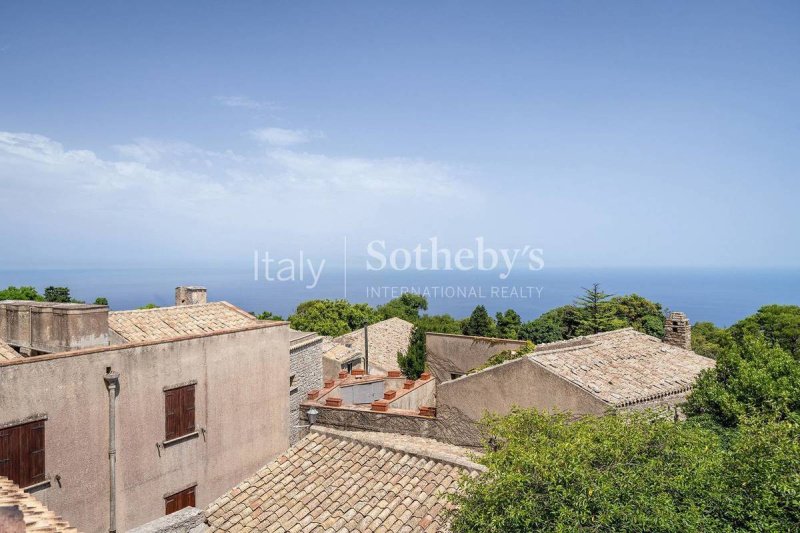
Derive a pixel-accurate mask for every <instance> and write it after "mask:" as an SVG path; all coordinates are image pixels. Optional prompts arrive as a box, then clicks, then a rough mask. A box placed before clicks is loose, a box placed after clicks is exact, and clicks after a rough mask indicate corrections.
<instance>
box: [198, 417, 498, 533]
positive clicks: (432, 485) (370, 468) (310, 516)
mask: <svg viewBox="0 0 800 533" xmlns="http://www.w3.org/2000/svg"><path fill="white" fill-rule="evenodd" d="M467 453H468V452H467V451H465V450H463V449H461V448H458V447H456V446H452V445H447V444H443V443H438V442H436V441H432V440H430V439H422V438H419V437H406V436H403V435H395V434H388V433H373V432H349V431H341V430H334V429H329V428H317V427H315V428H314V429H312V430H311V432H310V433H309V435H307V436H306V437H305V438H304V439H302V440H301V441H300V442H299V443H298V444H297V445H295V446H293V447H292V448H290V449H289V450H288V451H287V452H286V453H285V454H283V455H281V456H280V457H279V458H278V459H277V460H275V461H273V462H272V463H270V464H268V465H266V466H265V467H264V468H262V469H261V470H259V471H258V473H256V474H255V475H254V476H253V477H251V478H250V479H248V480H246V481H244V482H243V483H240V484H239V485H238V486H237V487H235V488H234V489H233V490H231V491H230V492H228V493H227V494H225V495H224V496H222V497H221V498H219V499H218V500H216V501H215V502H213V503H212V504H211V505H210V506H209V507H208V509H207V511H206V516H207V518H208V523H209V524H210V525H211V528H212V530H217V531H234V530H236V531H325V532H334V531H335V532H339V531H349V532H358V531H364V532H367V531H369V532H373V531H374V532H388V531H442V530H443V529H445V524H444V519H443V516H442V515H443V511H444V510H445V508H446V506H447V502H446V500H445V498H444V494H445V493H447V492H452V491H453V490H455V488H456V482H457V481H458V479H459V477H460V475H461V473H462V472H469V473H470V474H471V475H476V474H477V472H479V471H480V470H482V469H483V467H480V466H479V465H476V464H474V463H472V462H470V461H469V460H468V459H467V458H466V455H467Z"/></svg>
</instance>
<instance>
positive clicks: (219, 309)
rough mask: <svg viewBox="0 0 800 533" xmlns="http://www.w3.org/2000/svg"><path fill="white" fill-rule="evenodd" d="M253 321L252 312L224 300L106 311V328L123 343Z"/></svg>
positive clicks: (215, 329)
mask: <svg viewBox="0 0 800 533" xmlns="http://www.w3.org/2000/svg"><path fill="white" fill-rule="evenodd" d="M255 321H256V318H255V317H254V316H253V315H251V314H250V313H247V312H246V311H243V310H241V309H239V308H238V307H236V306H234V305H232V304H229V303H228V302H212V303H206V304H196V305H180V306H175V307H161V308H157V309H137V310H134V311H112V312H110V313H109V314H108V326H109V328H110V329H112V330H113V331H115V332H116V333H118V334H119V335H120V336H121V337H122V338H123V339H125V340H126V341H127V342H141V341H150V340H159V339H168V338H172V337H181V336H184V335H196V334H199V333H210V332H213V331H221V330H225V329H235V328H238V327H242V326H248V325H251V324H253V323H254V322H255Z"/></svg>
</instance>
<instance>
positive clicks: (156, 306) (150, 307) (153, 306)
mask: <svg viewBox="0 0 800 533" xmlns="http://www.w3.org/2000/svg"><path fill="white" fill-rule="evenodd" d="M160 307H161V306H160V305H156V304H154V303H149V304H144V305H143V306H141V307H137V309H159V308H160Z"/></svg>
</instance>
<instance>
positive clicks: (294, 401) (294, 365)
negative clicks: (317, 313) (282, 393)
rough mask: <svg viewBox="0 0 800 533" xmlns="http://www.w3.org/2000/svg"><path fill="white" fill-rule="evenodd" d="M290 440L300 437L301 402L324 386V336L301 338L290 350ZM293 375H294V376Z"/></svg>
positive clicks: (293, 440)
mask: <svg viewBox="0 0 800 533" xmlns="http://www.w3.org/2000/svg"><path fill="white" fill-rule="evenodd" d="M289 376H290V377H289V380H290V383H289V442H290V444H294V443H295V442H297V441H298V440H299V439H300V434H301V432H300V428H298V427H297V426H298V425H300V424H301V422H300V403H301V402H303V401H304V400H305V398H306V393H308V391H310V390H314V389H319V388H320V387H321V386H322V337H316V336H315V337H314V338H312V339H310V340H303V339H300V341H299V342H297V343H296V344H293V345H292V347H291V348H290V350H289ZM292 376H293V377H292Z"/></svg>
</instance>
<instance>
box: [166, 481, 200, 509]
mask: <svg viewBox="0 0 800 533" xmlns="http://www.w3.org/2000/svg"><path fill="white" fill-rule="evenodd" d="M196 488H197V487H189V488H188V489H186V490H182V491H180V492H176V493H175V494H173V495H171V496H167V497H166V498H164V503H165V507H166V512H165V514H172V513H174V512H175V511H180V510H181V509H183V508H184V507H194V506H195V502H194V491H195V489H196Z"/></svg>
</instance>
